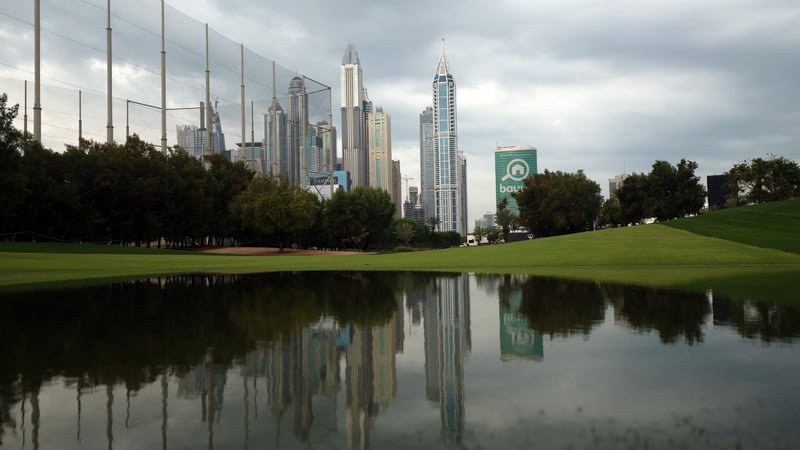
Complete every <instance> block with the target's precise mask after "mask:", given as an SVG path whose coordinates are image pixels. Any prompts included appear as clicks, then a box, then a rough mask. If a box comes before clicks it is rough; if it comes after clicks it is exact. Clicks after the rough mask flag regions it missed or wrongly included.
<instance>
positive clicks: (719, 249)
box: [0, 219, 800, 292]
mask: <svg viewBox="0 0 800 450" xmlns="http://www.w3.org/2000/svg"><path fill="white" fill-rule="evenodd" d="M694 220H697V219H694ZM294 270H403V271H405V270H417V271H447V272H482V273H523V274H536V275H547V276H559V277H569V278H577V279H588V280H597V281H617V282H624V283H635V284H643V285H650V286H659V287H674V286H684V285H685V286H688V285H691V286H698V285H701V284H702V283H703V280H706V279H712V278H713V279H736V278H741V277H745V276H749V275H753V274H756V275H757V274H772V275H776V276H783V275H785V274H787V273H789V274H794V278H795V279H800V254H796V253H791V252H785V251H780V250H777V249H773V248H762V247H757V246H753V245H747V244H742V243H739V242H735V241H733V240H725V239H719V238H714V237H708V236H702V235H700V234H697V233H693V232H689V231H685V230H682V229H678V228H675V227H668V226H664V225H659V224H656V225H646V226H637V227H629V228H619V229H612V230H603V231H597V232H591V233H580V234H574V235H568V236H561V237H555V238H547V239H537V240H533V241H527V242H519V243H513V244H504V245H494V246H481V247H469V248H453V249H447V250H437V251H424V252H411V253H394V254H382V255H366V254H365V255H359V256H339V255H318V256H286V255H282V256H231V255H211V254H197V253H193V252H181V251H166V250H156V249H134V248H124V247H106V246H96V245H68V244H23V243H16V244H13V243H11V244H9V243H4V244H0V287H2V286H5V287H6V288H8V287H11V286H17V287H25V286H27V287H28V288H30V287H42V283H48V284H50V283H63V282H74V281H75V280H84V281H87V280H95V281H100V280H107V279H120V278H131V277H144V276H152V275H166V274H178V273H189V272H210V273H215V272H216V273H220V272H224V273H236V272H269V271H294ZM790 278H791V277H790ZM799 287H800V286H799ZM695 288H696V287H695ZM795 292H797V291H795Z"/></svg>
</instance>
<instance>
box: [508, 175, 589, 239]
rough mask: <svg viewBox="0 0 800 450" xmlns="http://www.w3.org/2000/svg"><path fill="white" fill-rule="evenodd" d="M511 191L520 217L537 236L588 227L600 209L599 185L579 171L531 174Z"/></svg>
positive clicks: (552, 234)
mask: <svg viewBox="0 0 800 450" xmlns="http://www.w3.org/2000/svg"><path fill="white" fill-rule="evenodd" d="M524 183H525V186H524V187H523V189H522V190H520V191H519V192H517V193H515V194H514V198H515V199H516V200H517V204H518V205H519V208H520V221H521V222H522V223H524V224H525V226H526V227H527V228H528V229H529V230H531V231H532V232H533V233H534V234H535V235H536V236H538V237H545V236H555V235H560V234H568V233H577V232H580V231H586V230H590V229H592V227H593V225H594V222H595V220H596V219H597V215H598V214H599V212H600V206H601V203H602V201H603V200H602V198H601V197H600V185H598V184H597V183H596V182H594V181H592V180H589V179H588V178H586V175H585V174H584V173H583V171H581V170H579V171H578V172H577V173H564V172H561V171H556V172H550V171H549V170H545V171H544V173H541V174H535V175H533V176H531V177H528V178H526V179H525V181H524Z"/></svg>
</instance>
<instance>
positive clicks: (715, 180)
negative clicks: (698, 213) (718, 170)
mask: <svg viewBox="0 0 800 450" xmlns="http://www.w3.org/2000/svg"><path fill="white" fill-rule="evenodd" d="M725 182H726V180H725V175H709V176H708V177H707V178H706V186H707V188H708V209H724V208H725Z"/></svg>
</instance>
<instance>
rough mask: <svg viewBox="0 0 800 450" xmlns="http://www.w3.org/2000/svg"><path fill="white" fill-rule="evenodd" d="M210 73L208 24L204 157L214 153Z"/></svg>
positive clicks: (207, 163)
mask: <svg viewBox="0 0 800 450" xmlns="http://www.w3.org/2000/svg"><path fill="white" fill-rule="evenodd" d="M210 83H211V71H210V70H209V66H208V24H206V124H205V125H206V149H205V151H204V152H203V153H204V154H206V155H211V154H212V153H213V152H214V149H213V145H214V144H213V142H212V141H211V113H212V111H213V109H212V108H211V85H210ZM205 165H206V169H208V168H209V167H210V163H209V161H208V160H206V164H205Z"/></svg>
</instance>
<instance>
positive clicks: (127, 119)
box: [125, 99, 131, 142]
mask: <svg viewBox="0 0 800 450" xmlns="http://www.w3.org/2000/svg"><path fill="white" fill-rule="evenodd" d="M129 137H131V101H130V100H129V99H126V100H125V142H128V138H129Z"/></svg>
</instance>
